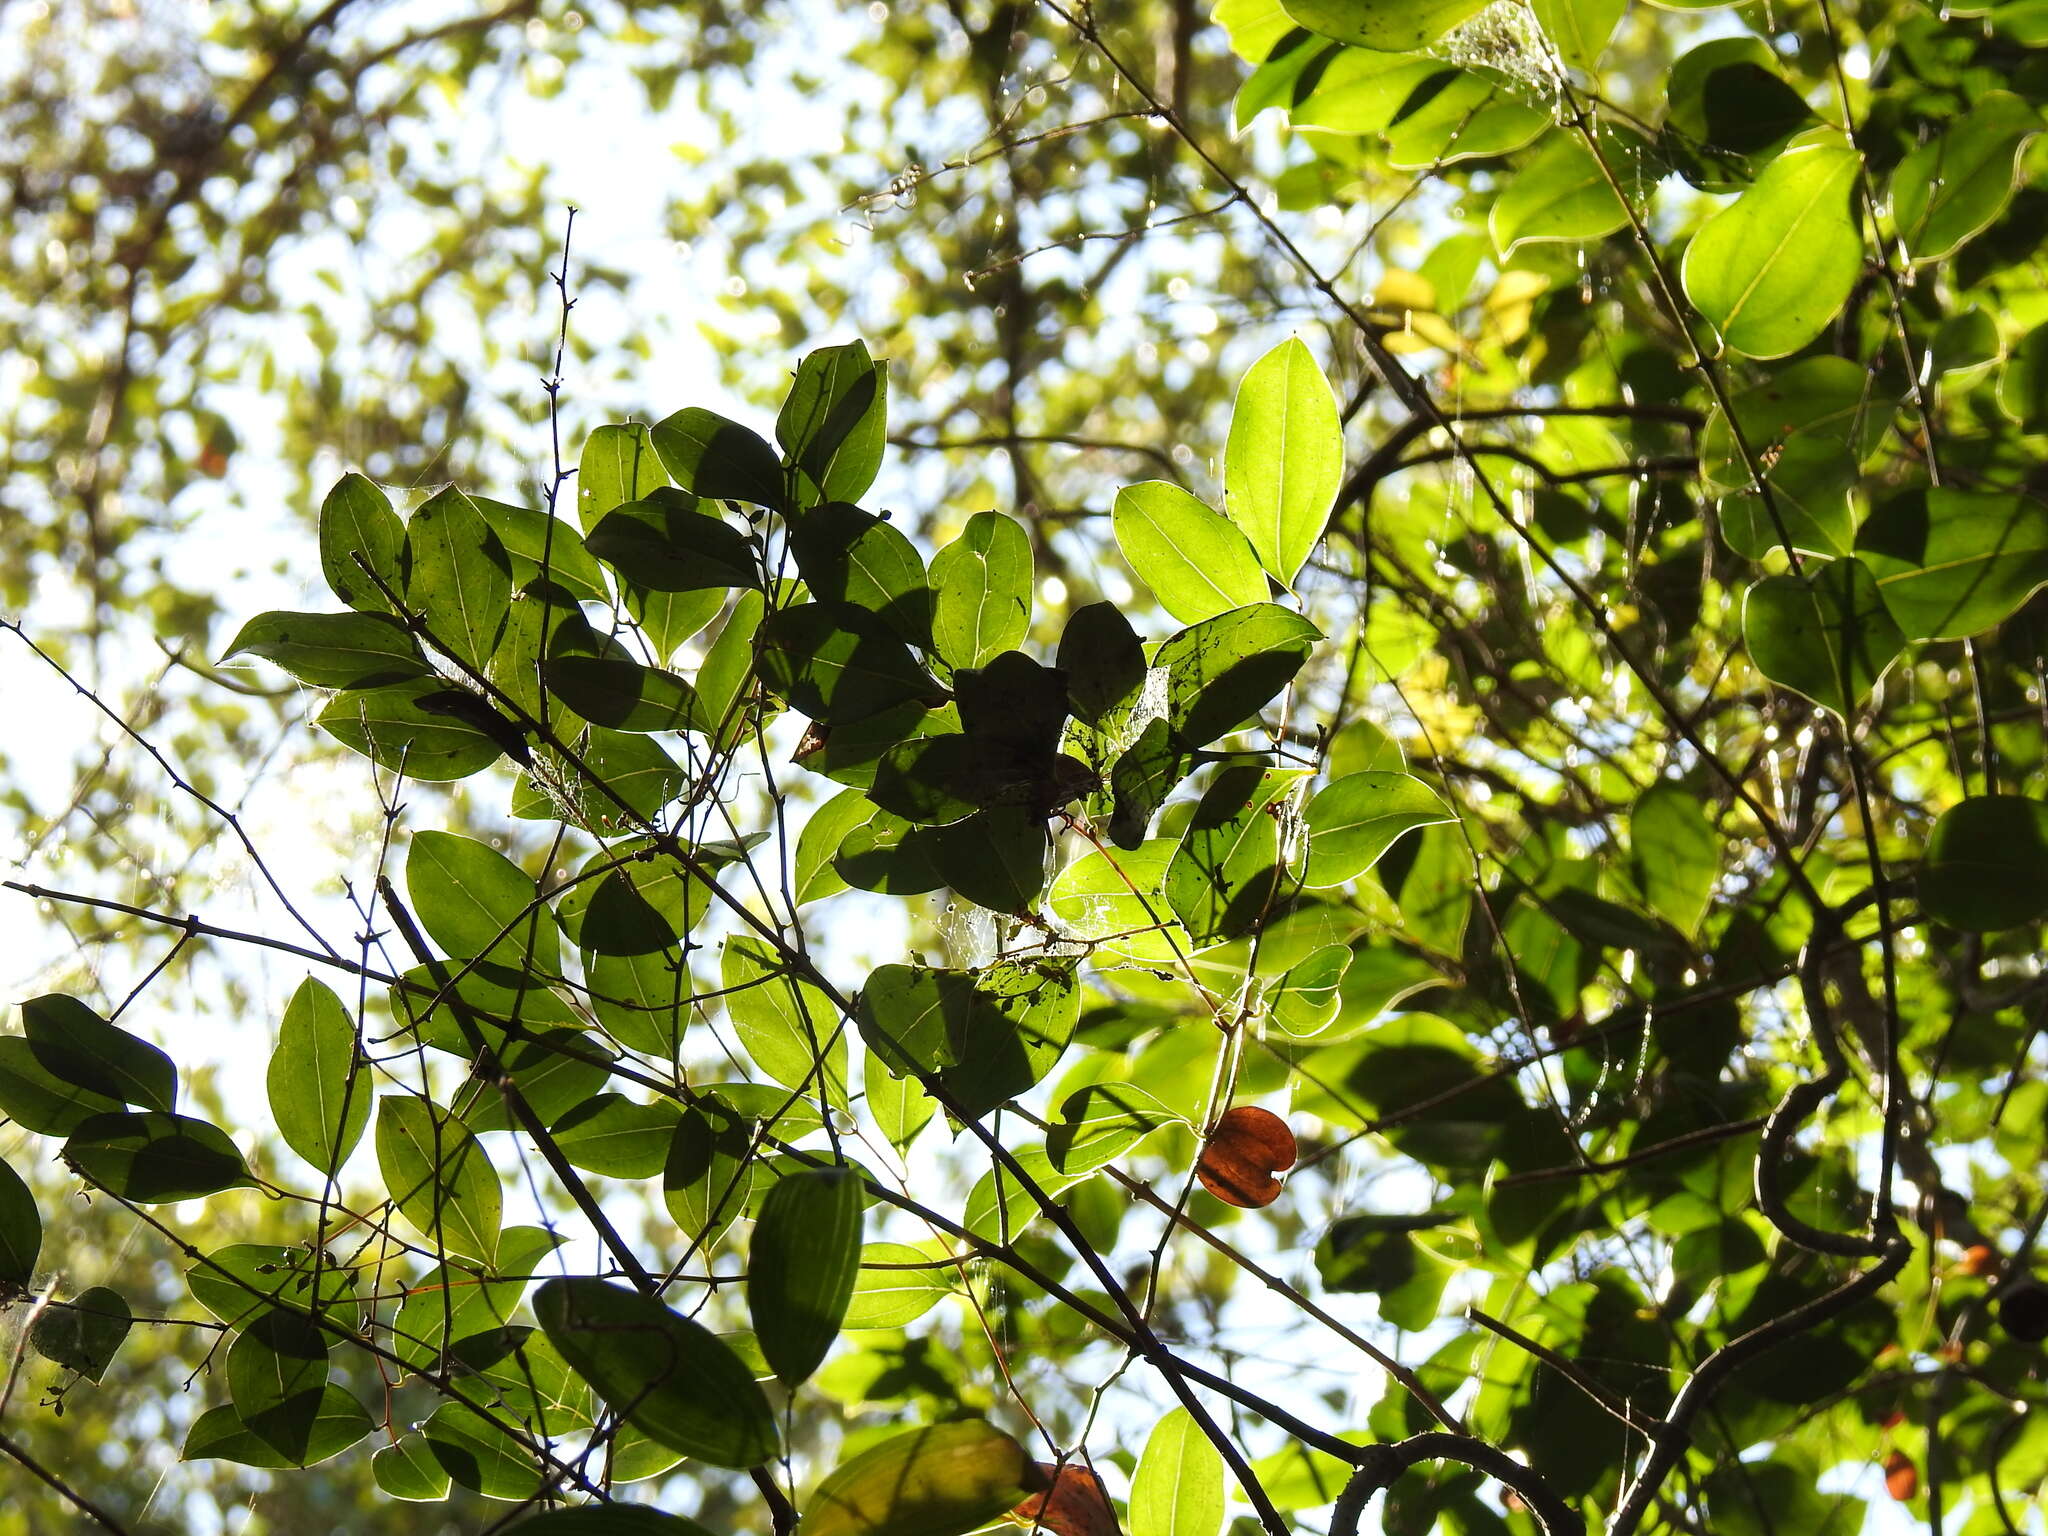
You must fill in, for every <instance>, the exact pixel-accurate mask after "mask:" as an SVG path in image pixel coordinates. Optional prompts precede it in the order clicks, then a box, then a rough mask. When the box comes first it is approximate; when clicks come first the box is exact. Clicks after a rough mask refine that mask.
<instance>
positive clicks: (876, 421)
mask: <svg viewBox="0 0 2048 1536" xmlns="http://www.w3.org/2000/svg"><path fill="white" fill-rule="evenodd" d="M888 405H889V375H888V371H887V370H886V369H885V368H884V367H883V366H882V364H880V363H878V362H876V361H875V360H874V359H872V358H871V357H869V356H868V349H867V344H866V343H865V342H862V341H858V340H856V341H850V342H848V343H846V345H844V346H840V347H820V348H819V349H818V350H817V351H815V352H812V353H810V354H809V355H807V356H806V357H805V358H804V360H803V361H802V362H800V363H799V364H797V369H796V379H795V380H794V381H793V382H792V383H791V384H790V387H789V396H788V398H787V399H785V400H784V401H783V402H782V410H781V412H780V414H778V415H777V416H776V418H775V440H776V441H777V442H779V443H781V444H782V448H783V451H784V452H785V453H786V454H788V456H789V460H790V462H791V463H792V464H794V465H795V466H796V467H797V469H798V470H800V471H801V472H802V475H803V483H804V486H805V488H806V495H805V497H804V500H805V501H806V502H807V503H808V502H810V501H813V500H822V501H859V500H860V498H861V497H862V496H863V495H864V494H866V492H867V488H868V487H869V486H870V485H872V484H874V480H875V471H876V470H877V469H879V468H880V467H881V463H882V448H883V444H884V441H885V439H886V437H887V433H888Z"/></svg>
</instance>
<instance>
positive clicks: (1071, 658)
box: [1059, 603, 1145, 728]
mask: <svg viewBox="0 0 2048 1536" xmlns="http://www.w3.org/2000/svg"><path fill="white" fill-rule="evenodd" d="M1059 670H1060V671H1062V672H1064V673H1066V674H1067V704H1068V707H1069V708H1071V709H1072V710H1073V713H1074V718H1075V719H1077V720H1081V721H1084V722H1086V723H1087V724H1089V725H1092V726H1095V727H1098V728H1100V727H1101V725H1102V723H1103V721H1104V720H1106V719H1107V718H1108V717H1109V716H1111V715H1113V714H1115V713H1116V712H1117V711H1119V710H1124V709H1128V708H1130V707H1131V706H1132V705H1133V704H1135V703H1136V702H1137V699H1138V695H1139V694H1140V693H1141V692H1143V691H1144V687H1145V647H1144V646H1143V645H1142V644H1141V643H1140V642H1139V640H1138V636H1137V632H1136V631H1135V630H1133V629H1132V628H1131V621H1130V620H1129V619H1127V618H1125V617H1124V611H1123V610H1122V609H1121V608H1119V607H1117V605H1116V604H1115V603H1089V604H1088V605H1087V606H1086V607H1083V608H1076V609H1075V610H1074V611H1073V612H1072V613H1070V614H1068V615H1067V627H1066V628H1065V629H1064V630H1062V631H1061V632H1060V650H1059Z"/></svg>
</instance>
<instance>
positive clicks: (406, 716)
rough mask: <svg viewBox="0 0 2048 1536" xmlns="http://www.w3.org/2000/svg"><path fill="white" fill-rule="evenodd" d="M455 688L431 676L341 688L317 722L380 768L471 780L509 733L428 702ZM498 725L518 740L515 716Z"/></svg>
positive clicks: (417, 776) (492, 760) (438, 778)
mask: <svg viewBox="0 0 2048 1536" xmlns="http://www.w3.org/2000/svg"><path fill="white" fill-rule="evenodd" d="M453 691H455V690H451V689H450V688H449V687H448V685H447V684H446V683H444V682H442V681H441V680H440V679H439V678H425V679H422V680H421V681H419V682H416V683H398V684H395V685H393V686H390V687H385V688H371V689H366V690H363V691H361V692H356V691H350V692H347V693H337V694H336V695H335V696H334V697H333V699H331V700H330V701H329V702H328V705H327V707H326V708H325V709H323V710H321V711H320V714H319V717H318V721H317V723H318V724H319V726H320V728H321V729H322V730H324V731H326V732H327V733H328V734H329V735H330V736H332V737H333V738H334V739H335V740H336V741H338V742H340V743H341V744H342V745H343V746H345V747H347V748H348V749H349V750H350V751H352V752H359V753H361V754H362V755H363V756H364V757H367V758H369V759H370V760H371V761H372V762H374V763H376V764H378V765H379V766H380V767H384V768H393V769H399V768H402V769H403V770H404V771H405V773H406V775H407V777H409V778H414V779H423V780H426V781H428V782H430V783H431V782H441V781H445V780H449V779H466V778H468V777H469V776H470V775H471V774H473V773H477V772H480V771H481V770H483V769H485V768H488V767H490V766H491V764H493V763H495V762H496V761H497V760H498V758H499V756H500V755H501V754H502V753H503V751H504V748H505V738H504V737H503V736H502V734H499V735H494V734H492V732H491V731H490V730H486V729H483V728H480V727H479V726H478V724H477V723H476V721H475V719H474V718H466V717H464V716H462V715H457V714H450V713H448V712H446V711H445V710H441V709H435V708H431V707H428V706H430V705H433V704H434V703H436V702H437V701H439V700H440V699H441V698H442V697H443V696H444V695H446V694H448V693H450V692H453ZM477 702H478V703H479V704H481V703H482V700H478V701H477ZM485 709H486V712H487V713H488V709H489V707H488V706H485ZM498 729H499V730H500V731H501V732H502V731H503V730H507V729H511V738H510V739H511V740H512V741H514V742H517V741H518V732H517V730H516V729H512V728H511V723H510V722H509V721H503V720H501V721H499V722H498Z"/></svg>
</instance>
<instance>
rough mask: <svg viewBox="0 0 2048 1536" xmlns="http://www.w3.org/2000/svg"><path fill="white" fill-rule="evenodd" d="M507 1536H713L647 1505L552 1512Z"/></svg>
mask: <svg viewBox="0 0 2048 1536" xmlns="http://www.w3.org/2000/svg"><path fill="white" fill-rule="evenodd" d="M506 1536H711V1533H710V1532H709V1531H707V1530H705V1529H704V1527H703V1526H701V1525H699V1524H698V1523H697V1522H696V1521H694V1520H686V1519H684V1518H683V1517H682V1516H681V1515H669V1514H663V1513H662V1512H661V1511H660V1510H658V1509H649V1508H648V1507H647V1506H646V1505H644V1504H619V1503H609V1504H583V1505H579V1506H577V1507H576V1508H575V1509H551V1510H549V1511H548V1512H547V1513H546V1514H544V1515H535V1516H534V1517H533V1518H532V1519H530V1520H522V1521H520V1522H519V1523H518V1524H517V1525H513V1526H507V1527H506Z"/></svg>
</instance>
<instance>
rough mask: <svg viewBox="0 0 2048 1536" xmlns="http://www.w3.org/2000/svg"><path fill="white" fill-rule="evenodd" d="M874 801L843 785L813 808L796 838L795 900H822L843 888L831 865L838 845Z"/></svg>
mask: <svg viewBox="0 0 2048 1536" xmlns="http://www.w3.org/2000/svg"><path fill="white" fill-rule="evenodd" d="M873 811H874V806H873V804H872V803H871V802H870V801H869V800H868V798H867V796H865V795H863V794H862V793H861V792H860V791H859V790H857V789H843V790H841V791H840V792H839V793H838V794H836V795H834V796H833V797H832V798H831V799H830V800H827V801H826V802H825V803H824V804H823V805H821V806H819V807H818V808H817V809H816V810H814V811H812V812H811V814H810V815H809V817H807V818H806V819H805V821H804V826H803V830H802V831H801V832H799V833H798V834H797V839H796V866H795V886H796V904H797V905H798V906H803V905H804V904H805V903H806V902H812V901H822V900H824V898H825V897H827V896H836V895H837V894H838V893H839V892H841V891H843V890H846V889H847V888H848V887H847V884H846V880H845V878H844V877H843V876H842V875H841V874H840V873H839V871H838V870H837V869H835V868H834V867H833V864H832V860H833V857H834V855H836V854H837V853H838V852H839V845H840V844H841V843H843V842H845V841H846V836H847V834H848V833H849V832H851V831H853V829H854V828H855V827H858V826H862V825H864V824H865V823H866V822H867V821H868V819H869V817H870V816H871V814H872V813H873Z"/></svg>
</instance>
